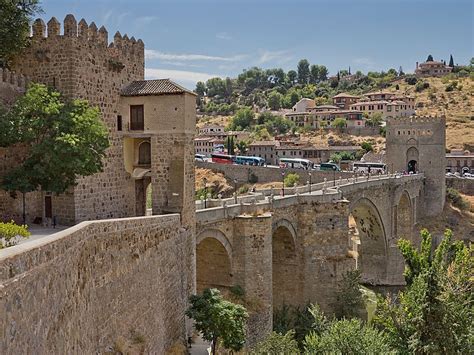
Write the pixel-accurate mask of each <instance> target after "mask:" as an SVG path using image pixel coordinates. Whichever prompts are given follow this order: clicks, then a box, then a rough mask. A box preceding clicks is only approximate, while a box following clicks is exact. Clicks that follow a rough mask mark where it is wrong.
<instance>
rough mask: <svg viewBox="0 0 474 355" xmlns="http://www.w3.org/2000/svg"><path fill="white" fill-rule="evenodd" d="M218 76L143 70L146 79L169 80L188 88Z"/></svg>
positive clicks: (175, 71)
mask: <svg viewBox="0 0 474 355" xmlns="http://www.w3.org/2000/svg"><path fill="white" fill-rule="evenodd" d="M217 76H219V75H216V74H209V73H201V72H193V71H187V70H172V69H155V68H145V78H146V79H168V78H169V79H171V80H174V81H177V82H179V83H180V84H181V83H183V85H184V86H186V85H187V86H188V87H189V86H190V85H189V84H193V85H195V84H196V83H197V82H198V81H206V80H208V79H210V78H215V77H217Z"/></svg>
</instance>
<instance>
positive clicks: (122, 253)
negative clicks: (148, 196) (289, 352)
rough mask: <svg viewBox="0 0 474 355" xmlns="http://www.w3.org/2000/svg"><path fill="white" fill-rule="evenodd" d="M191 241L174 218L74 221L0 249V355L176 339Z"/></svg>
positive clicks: (182, 330)
mask: <svg viewBox="0 0 474 355" xmlns="http://www.w3.org/2000/svg"><path fill="white" fill-rule="evenodd" d="M194 244H195V240H194V237H193V235H192V234H191V233H190V232H188V231H185V230H184V229H182V228H181V227H180V217H179V215H168V216H153V217H139V218H130V219H118V220H104V221H95V222H83V223H81V224H79V225H77V226H75V227H72V228H70V229H67V230H64V231H62V232H59V233H57V234H55V235H52V236H50V237H46V238H42V239H39V240H37V241H31V242H28V243H26V244H23V245H18V246H15V247H11V248H8V249H4V250H1V251H0V328H1V329H2V335H1V339H2V340H1V341H0V353H2V354H26V353H38V354H39V353H41V354H96V353H104V352H106V351H111V350H114V349H115V350H116V351H118V348H117V347H118V345H119V344H120V343H122V344H123V343H124V342H125V343H127V342H128V343H130V342H132V341H133V339H132V338H133V337H136V336H137V335H138V336H139V337H140V338H141V339H143V342H141V344H140V347H143V351H144V353H149V354H151V353H154V354H164V353H165V352H166V350H167V349H168V348H169V347H170V346H171V345H172V344H173V343H174V342H177V341H183V342H184V341H185V340H186V336H187V330H186V327H185V324H186V322H185V316H184V311H185V310H186V308H187V298H188V295H189V294H191V293H193V292H194V272H195V271H194V248H195V245H194Z"/></svg>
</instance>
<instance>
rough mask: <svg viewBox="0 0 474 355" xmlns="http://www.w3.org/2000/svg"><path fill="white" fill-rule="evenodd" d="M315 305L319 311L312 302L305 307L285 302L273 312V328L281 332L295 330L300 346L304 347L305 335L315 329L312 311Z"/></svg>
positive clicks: (295, 336)
mask: <svg viewBox="0 0 474 355" xmlns="http://www.w3.org/2000/svg"><path fill="white" fill-rule="evenodd" d="M314 307H316V310H317V311H316V313H318V312H319V308H318V307H317V306H311V305H310V304H307V305H306V306H304V307H295V306H289V305H286V304H284V305H283V306H282V307H281V308H280V309H277V310H276V311H275V312H274V313H273V330H274V331H275V332H277V333H279V334H285V333H287V332H288V331H290V330H294V332H295V333H294V338H295V340H296V342H297V343H298V344H299V346H300V347H302V345H303V340H304V338H305V336H306V335H307V334H308V333H309V332H310V331H311V330H312V329H314V323H315V316H314V315H313V311H312V309H313V308H314ZM318 314H319V313H318ZM324 321H325V318H324Z"/></svg>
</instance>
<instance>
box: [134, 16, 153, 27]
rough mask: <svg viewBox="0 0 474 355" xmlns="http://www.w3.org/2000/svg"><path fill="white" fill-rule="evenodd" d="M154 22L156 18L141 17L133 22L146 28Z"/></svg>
mask: <svg viewBox="0 0 474 355" xmlns="http://www.w3.org/2000/svg"><path fill="white" fill-rule="evenodd" d="M156 20H158V17H157V16H141V17H137V19H136V20H135V23H136V24H137V25H138V26H146V25H149V24H150V23H152V22H154V21H156Z"/></svg>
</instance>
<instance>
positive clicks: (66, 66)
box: [13, 15, 144, 224]
mask: <svg viewBox="0 0 474 355" xmlns="http://www.w3.org/2000/svg"><path fill="white" fill-rule="evenodd" d="M63 27H64V33H63V34H61V24H60V23H59V22H58V21H57V20H56V19H55V18H52V19H51V20H50V21H49V22H48V24H47V26H46V25H45V24H44V22H43V21H42V20H36V21H35V23H34V24H33V36H32V38H31V45H30V46H29V47H28V48H26V49H25V50H24V52H23V53H22V54H21V56H19V57H18V59H17V60H16V62H15V63H14V65H13V67H14V69H15V70H16V71H17V72H19V73H22V74H24V75H27V76H28V77H30V78H31V79H32V80H33V81H37V82H41V83H44V84H47V85H50V86H53V87H55V88H56V89H57V90H59V91H60V92H61V93H62V94H63V95H64V96H65V97H66V98H68V99H75V98H82V99H86V100H88V101H89V102H90V103H91V104H92V105H94V106H98V107H99V108H100V110H101V113H102V118H103V121H104V122H105V124H106V126H107V128H108V130H109V140H110V144H111V146H110V148H109V149H108V151H107V157H106V159H105V162H104V171H103V172H102V173H99V174H95V175H93V176H90V177H86V178H80V179H79V181H78V185H77V186H76V187H75V189H74V193H73V194H70V195H69V196H62V197H61V198H54V199H53V215H59V216H61V219H60V220H59V221H58V222H59V223H63V224H73V223H77V222H80V221H84V220H88V219H100V218H117V217H128V216H133V215H134V211H135V205H134V197H135V196H134V194H135V189H134V184H133V181H131V179H130V176H129V175H128V174H127V173H126V171H125V168H124V163H123V161H124V159H123V141H122V139H121V137H120V136H119V134H118V133H117V127H116V124H117V117H116V116H117V112H118V105H119V99H120V89H121V88H122V87H123V86H124V85H125V84H127V83H129V82H131V81H134V80H143V78H144V45H143V42H142V41H141V40H139V41H136V40H135V39H134V38H133V37H132V38H131V39H129V38H128V37H127V36H126V35H125V36H123V37H122V36H121V34H120V33H118V32H117V33H116V34H115V36H114V40H113V43H110V44H109V41H108V34H107V30H106V29H105V28H104V27H101V28H100V29H99V30H97V26H96V25H95V24H94V23H91V24H90V25H88V24H87V23H86V21H85V20H81V21H80V22H79V24H78V23H77V21H76V19H75V18H74V17H73V16H72V15H68V16H66V18H65V19H64V26H63ZM46 31H47V34H46ZM65 211H69V212H67V213H66V212H65Z"/></svg>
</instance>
